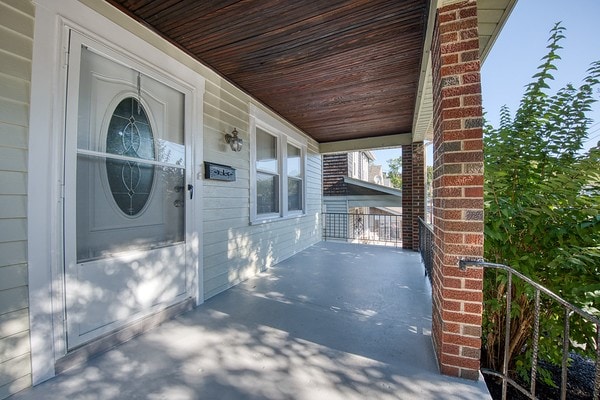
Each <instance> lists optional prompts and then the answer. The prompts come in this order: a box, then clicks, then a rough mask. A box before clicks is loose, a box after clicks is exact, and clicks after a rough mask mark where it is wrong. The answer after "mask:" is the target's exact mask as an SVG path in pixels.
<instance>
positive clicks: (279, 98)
mask: <svg viewBox="0 0 600 400" xmlns="http://www.w3.org/2000/svg"><path fill="white" fill-rule="evenodd" d="M107 1H108V2H109V3H111V4H112V5H114V6H116V7H117V8H119V9H120V10H122V11H123V12H125V13H127V14H129V15H131V16H132V17H133V18H135V19H137V20H138V21H140V22H142V23H143V24H145V25H147V26H149V27H150V28H151V29H153V30H155V31H156V32H158V33H159V34H160V35H161V36H163V37H164V38H165V39H167V40H169V41H170V42H172V43H174V44H175V45H177V46H179V47H180V48H181V49H183V50H184V51H186V52H188V53H189V54H191V55H192V56H194V57H195V58H197V59H198V60H200V61H201V62H203V63H204V64H207V65H209V66H210V67H211V68H213V69H214V70H216V71H217V72H218V73H220V74H221V75H222V76H224V77H225V78H226V79H228V80H229V81H230V82H232V83H234V84H235V85H236V86H238V87H240V88H241V89H242V90H244V91H245V92H247V93H249V94H251V95H252V96H254V97H255V98H257V99H259V100H260V101H261V102H263V103H264V104H266V105H267V106H269V107H270V108H271V109H273V110H274V111H275V112H277V113H279V114H280V115H281V116H283V117H284V118H286V119H287V120H289V121H290V122H292V123H293V124H295V125H296V126H298V127H299V128H300V129H302V130H303V131H304V132H306V133H308V134H309V135H310V136H312V137H313V138H314V139H315V140H317V141H318V142H321V143H326V142H335V141H341V140H350V139H359V138H372V137H377V136H385V135H391V134H401V133H410V132H411V130H412V125H413V113H414V108H415V98H416V92H417V86H418V81H419V68H420V63H421V58H422V52H423V44H424V37H425V30H426V24H427V12H428V10H427V7H428V3H429V2H428V1H427V0H394V1H390V0H313V1H310V0H301V1H300V0H298V1H296V0H279V1H277V0H219V1H210V0H205V1H195V0H107Z"/></svg>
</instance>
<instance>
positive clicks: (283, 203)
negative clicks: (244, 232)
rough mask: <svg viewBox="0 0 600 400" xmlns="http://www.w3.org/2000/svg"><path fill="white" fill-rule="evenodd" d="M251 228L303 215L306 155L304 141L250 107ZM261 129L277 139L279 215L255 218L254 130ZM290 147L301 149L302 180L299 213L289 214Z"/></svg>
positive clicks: (273, 214)
mask: <svg viewBox="0 0 600 400" xmlns="http://www.w3.org/2000/svg"><path fill="white" fill-rule="evenodd" d="M249 108H250V224H251V225H254V224H263V223H267V222H272V221H277V220H283V219H289V218H297V217H301V216H305V215H306V154H307V148H308V141H307V139H306V138H305V137H304V136H302V135H301V134H299V133H297V132H296V131H295V130H293V129H292V128H290V127H289V126H287V125H285V124H284V123H282V122H281V121H280V120H278V119H277V118H275V117H273V116H272V115H270V114H268V113H267V112H265V111H263V110H261V109H260V108H258V107H257V106H255V105H254V104H250V107H249ZM257 127H258V128H260V129H262V130H264V131H266V132H268V133H270V134H271V135H273V136H276V137H277V139H278V140H277V157H278V167H279V170H278V175H279V212H278V213H271V214H258V213H257V210H256V208H257V204H256V195H257V192H256V190H257V189H256V128H257ZM288 143H289V144H291V145H293V146H295V147H297V148H299V149H300V154H301V155H300V159H301V161H300V164H301V176H302V209H301V210H294V211H289V210H288V196H287V194H288V193H287V192H288V179H287V178H288V174H287V145H288Z"/></svg>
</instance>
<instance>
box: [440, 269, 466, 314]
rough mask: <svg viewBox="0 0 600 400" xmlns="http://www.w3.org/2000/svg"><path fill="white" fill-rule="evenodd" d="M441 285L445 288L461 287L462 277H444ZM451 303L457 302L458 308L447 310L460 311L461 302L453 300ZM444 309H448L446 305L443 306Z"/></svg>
mask: <svg viewBox="0 0 600 400" xmlns="http://www.w3.org/2000/svg"><path fill="white" fill-rule="evenodd" d="M443 285H444V287H446V288H454V289H462V279H459V278H448V277H445V278H444V283H443ZM452 303H453V304H454V305H456V303H458V306H459V308H458V310H449V311H460V305H461V303H460V302H456V301H453V302H452ZM444 309H446V310H448V308H446V307H444Z"/></svg>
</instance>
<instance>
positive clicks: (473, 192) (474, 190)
mask: <svg viewBox="0 0 600 400" xmlns="http://www.w3.org/2000/svg"><path fill="white" fill-rule="evenodd" d="M463 190H464V192H465V197H480V198H483V187H469V188H464V189H463Z"/></svg>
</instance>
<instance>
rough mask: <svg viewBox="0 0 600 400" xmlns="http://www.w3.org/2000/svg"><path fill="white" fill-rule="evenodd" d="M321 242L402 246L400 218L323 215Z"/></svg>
mask: <svg viewBox="0 0 600 400" xmlns="http://www.w3.org/2000/svg"><path fill="white" fill-rule="evenodd" d="M322 221H323V225H322V228H323V240H344V241H350V242H355V243H363V244H380V245H388V246H396V247H400V246H402V216H401V215H389V214H351V213H327V212H326V213H323V219H322Z"/></svg>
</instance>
